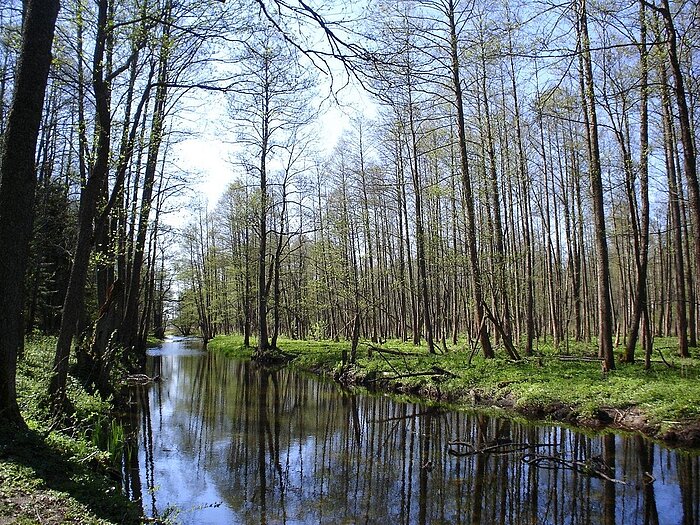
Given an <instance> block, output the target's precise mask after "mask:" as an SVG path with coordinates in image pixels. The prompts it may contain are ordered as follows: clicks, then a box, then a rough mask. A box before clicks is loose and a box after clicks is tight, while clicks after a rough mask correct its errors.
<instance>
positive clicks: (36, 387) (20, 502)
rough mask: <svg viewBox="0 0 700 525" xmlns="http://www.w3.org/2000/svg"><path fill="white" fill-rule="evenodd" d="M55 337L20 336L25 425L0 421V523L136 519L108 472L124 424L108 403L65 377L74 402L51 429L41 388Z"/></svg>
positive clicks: (116, 456) (112, 467) (115, 463)
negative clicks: (65, 418)
mask: <svg viewBox="0 0 700 525" xmlns="http://www.w3.org/2000/svg"><path fill="white" fill-rule="evenodd" d="M54 348H55V339H53V338H33V339H31V340H29V341H28V342H27V345H26V349H25V355H24V357H23V359H22V360H21V361H20V363H19V367H18V374H17V391H18V396H19V403H20V408H21V410H22V414H23V416H24V418H25V421H26V422H27V425H28V427H29V428H28V430H23V431H18V430H16V429H11V428H0V523H14V524H28V523H49V524H58V523H81V524H107V523H124V524H129V523H141V520H140V519H139V518H140V514H141V510H140V508H138V506H137V505H136V504H134V503H133V502H130V501H129V500H128V499H127V498H126V496H124V495H123V494H122V493H121V489H120V483H119V482H118V481H117V480H116V477H115V476H114V473H115V470H116V469H117V468H118V460H119V454H120V453H121V443H122V439H120V431H121V432H122V434H121V436H122V437H123V429H122V428H121V427H120V426H119V425H118V424H116V423H115V422H114V421H113V419H112V418H111V417H110V411H111V406H110V404H109V403H106V402H104V401H102V400H100V399H99V398H98V397H95V396H92V395H90V394H88V393H87V392H85V390H83V389H82V388H81V386H80V384H79V383H78V382H77V381H76V380H75V379H74V378H72V377H70V378H69V388H68V395H69V398H70V400H71V402H72V403H73V404H74V406H75V408H76V412H75V414H74V415H73V416H72V417H71V421H70V424H69V425H68V428H65V427H64V428H60V429H58V430H55V429H53V428H52V422H51V420H50V418H49V416H48V411H47V408H46V406H47V397H46V390H47V385H48V378H49V367H50V365H51V363H52V362H53V351H54Z"/></svg>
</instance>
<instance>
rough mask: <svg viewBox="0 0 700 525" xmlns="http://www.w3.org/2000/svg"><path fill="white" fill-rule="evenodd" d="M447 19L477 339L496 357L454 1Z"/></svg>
mask: <svg viewBox="0 0 700 525" xmlns="http://www.w3.org/2000/svg"><path fill="white" fill-rule="evenodd" d="M448 4H449V5H448V13H447V14H448V19H449V25H450V53H451V59H452V88H453V90H454V97H455V100H454V102H455V106H456V109H457V138H458V141H459V158H460V169H461V175H462V186H463V190H464V200H465V208H466V209H465V212H466V216H467V245H468V253H469V264H470V269H471V275H470V277H471V284H472V293H473V294H474V317H475V319H474V324H475V325H476V326H478V327H479V328H478V330H479V333H478V339H479V342H480V343H481V348H482V350H483V352H484V357H486V358H492V357H495V354H494V351H493V348H492V347H491V340H490V338H489V333H488V329H487V328H486V323H484V322H483V320H484V315H485V314H484V298H483V292H482V288H481V272H480V268H479V254H478V252H477V240H476V220H475V213H474V194H473V192H472V186H471V178H470V175H469V160H468V158H467V134H466V129H465V125H464V105H463V100H462V83H461V79H460V72H459V53H458V50H457V26H456V21H455V2H454V0H449V2H448Z"/></svg>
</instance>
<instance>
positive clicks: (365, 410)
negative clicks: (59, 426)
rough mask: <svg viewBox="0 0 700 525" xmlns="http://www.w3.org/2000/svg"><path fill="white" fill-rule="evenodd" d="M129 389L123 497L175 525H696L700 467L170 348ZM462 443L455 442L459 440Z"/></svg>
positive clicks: (605, 440)
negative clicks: (147, 380) (154, 378)
mask: <svg viewBox="0 0 700 525" xmlns="http://www.w3.org/2000/svg"><path fill="white" fill-rule="evenodd" d="M147 367H148V370H147V373H148V374H149V375H159V376H160V377H161V379H162V380H161V381H160V382H157V383H152V384H149V385H147V386H140V387H134V388H133V389H132V391H131V396H132V401H133V410H132V414H131V417H130V418H127V421H126V427H127V431H128V432H129V434H130V436H131V439H130V440H129V442H130V443H131V445H130V446H128V447H127V453H126V454H125V456H126V459H125V462H124V469H123V470H124V472H123V474H124V488H125V490H126V491H127V492H128V493H129V495H130V496H131V497H132V498H133V499H135V500H140V501H141V502H142V505H143V511H144V514H145V515H147V516H154V517H161V518H168V519H169V520H171V522H173V523H183V524H228V523H246V524H248V523H260V524H266V523H269V524H273V523H274V524H276V523H286V524H293V523H328V524H342V523H348V524H350V523H353V524H354V523H378V524H391V525H394V524H414V523H416V524H428V523H430V524H433V523H463V524H474V525H476V524H484V525H491V524H514V525H515V524H538V525H540V524H541V525H544V524H571V525H579V524H581V525H583V524H585V525H598V524H606V525H607V524H610V525H612V524H615V525H632V524H635V525H636V524H639V525H647V524H649V525H652V524H682V525H698V524H700V458H699V456H698V455H697V454H696V453H691V452H683V451H677V450H671V449H667V448H665V447H663V446H661V445H659V444H656V443H653V442H651V441H648V440H646V439H644V438H642V437H641V436H637V435H631V436H627V435H619V434H612V433H604V434H595V435H588V434H584V433H581V432H578V431H575V430H571V429H569V428H565V427H561V426H551V425H534V424H529V423H528V424H522V423H517V422H515V421H513V420H511V419H508V418H497V417H492V416H487V415H485V414H480V413H478V412H465V411H454V410H447V409H445V408H440V407H430V406H427V405H424V404H420V403H412V402H400V401H397V400H395V399H394V398H391V397H389V396H384V395H370V394H364V393H363V394H358V393H349V392H346V391H344V390H343V389H341V388H339V387H338V386H337V385H335V384H333V383H332V382H329V381H324V380H322V379H319V378H317V377H314V376H311V375H307V374H300V373H296V372H293V371H290V370H287V369H282V370H276V371H270V370H266V369H262V368H260V367H258V366H257V365H255V364H253V363H250V362H246V361H240V360H233V359H229V358H226V357H224V356H222V355H219V354H215V353H207V352H203V351H202V350H201V347H200V345H199V344H198V342H197V341H194V340H187V339H179V338H173V339H169V340H167V341H166V342H165V343H164V344H163V345H162V346H161V347H158V348H155V349H151V350H150V351H149V357H148V365H147ZM456 442H460V443H461V444H460V443H456Z"/></svg>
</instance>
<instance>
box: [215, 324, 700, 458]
mask: <svg viewBox="0 0 700 525" xmlns="http://www.w3.org/2000/svg"><path fill="white" fill-rule="evenodd" d="M242 342H243V341H242V338H241V337H237V336H220V337H217V338H215V339H214V340H212V341H210V343H209V347H210V349H212V350H218V351H222V352H224V353H226V354H228V355H233V356H237V357H243V358H245V357H250V356H251V354H252V351H251V349H248V348H245V347H244V346H243V344H242ZM349 346H350V345H349V343H347V342H339V343H336V342H328V341H294V340H286V339H285V340H280V341H279V347H280V349H281V350H282V351H283V352H284V353H285V354H286V356H288V357H289V358H290V366H292V367H295V368H299V369H303V370H309V371H313V372H316V373H320V374H323V375H328V376H332V377H334V378H335V379H337V380H339V381H340V382H342V383H344V384H346V385H360V386H365V387H370V388H378V389H382V390H387V391H391V392H397V393H410V394H416V395H418V396H421V397H423V398H426V399H430V400H438V401H446V402H450V403H455V404H458V405H462V406H499V407H504V408H507V409H509V410H512V411H514V412H517V413H519V414H524V415H526V416H528V417H533V418H536V419H542V420H553V421H562V422H567V423H572V424H576V425H581V426H586V427H593V428H600V427H605V426H608V427H615V428H621V429H625V430H635V431H641V432H643V433H645V434H647V435H649V436H651V437H654V438H656V439H660V440H663V441H665V442H667V443H670V444H677V445H683V446H693V447H700V404H699V403H698V399H700V359H699V356H698V353H697V349H695V350H694V354H693V355H694V357H693V358H691V359H681V358H678V357H676V354H677V352H676V351H675V348H674V341H672V340H668V339H666V340H659V341H657V347H658V348H659V352H661V353H659V352H657V353H655V356H654V362H653V364H652V369H651V370H649V371H646V370H644V366H643V363H636V364H631V365H629V364H622V363H618V364H617V366H618V368H617V369H616V370H614V371H611V372H608V373H607V374H604V373H603V372H602V371H601V366H600V363H599V362H597V361H594V360H586V359H588V358H590V356H591V355H593V354H594V349H593V347H592V346H590V345H589V346H586V345H571V346H570V347H569V349H568V351H567V352H566V354H567V356H562V355H561V354H560V353H558V352H554V351H553V350H552V349H551V348H549V347H542V346H541V347H540V349H539V350H538V352H537V356H535V357H530V358H523V359H522V360H520V361H511V360H506V359H493V360H487V359H483V358H482V357H481V356H480V355H475V356H473V357H472V358H471V359H470V352H467V351H465V350H463V349H462V350H458V349H456V348H453V349H449V348H448V353H446V354H438V355H435V356H430V355H428V353H427V350H426V348H425V347H421V346H419V347H416V346H413V345H411V344H406V343H401V342H396V341H390V342H387V343H386V344H384V345H370V344H367V343H361V344H360V345H359V348H358V359H357V363H356V364H355V365H354V366H351V367H346V368H345V369H343V367H342V366H341V363H342V360H341V359H342V353H343V350H344V349H345V350H346V351H348V352H349ZM371 346H374V347H375V349H374V350H373V351H371V356H370V347H371ZM662 355H663V358H664V360H665V361H666V362H667V364H666V363H664V362H663V361H662V359H661V356H662Z"/></svg>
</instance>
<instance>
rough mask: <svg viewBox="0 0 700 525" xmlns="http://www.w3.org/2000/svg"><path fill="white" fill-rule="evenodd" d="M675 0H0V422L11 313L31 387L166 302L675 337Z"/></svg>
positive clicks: (232, 325)
mask: <svg viewBox="0 0 700 525" xmlns="http://www.w3.org/2000/svg"><path fill="white" fill-rule="evenodd" d="M698 9H699V8H698V6H697V4H696V3H695V2H690V1H671V0H655V1H648V0H640V1H618V0H605V1H598V2H591V1H587V0H572V1H571V2H564V3H555V2H549V1H538V2H519V1H518V0H501V1H499V2H497V3H494V4H489V5H486V4H482V3H480V2H472V1H465V0H393V1H390V0H374V1H372V2H369V3H367V4H366V5H360V4H358V5H352V6H344V5H341V3H338V5H336V4H335V3H330V4H327V3H320V2H319V3H316V2H313V3H306V2H303V1H301V0H299V1H287V0H255V1H246V0H226V1H224V2H220V1H205V2H201V1H196V2H195V1H190V0H95V1H91V2H87V1H85V0H66V1H64V2H62V3H61V5H60V10H59V5H58V2H57V1H56V0H45V1H38V0H27V1H25V2H18V1H14V0H7V1H5V2H3V3H2V5H1V6H0V55H1V56H0V67H1V68H2V75H0V132H2V133H3V137H4V148H3V151H2V172H1V175H0V176H1V178H0V244H1V245H2V246H3V252H4V253H3V257H2V261H1V263H0V264H1V266H0V270H1V271H0V296H2V304H1V305H0V331H1V332H2V333H3V337H2V339H1V340H0V353H1V360H0V361H1V363H0V372H1V374H0V375H1V381H0V382H1V383H2V392H1V394H0V414H2V417H3V419H5V420H8V421H14V422H15V423H19V424H21V422H22V416H21V414H20V412H19V408H18V405H17V391H16V385H15V375H16V368H17V362H18V359H21V357H22V354H23V344H24V339H25V336H31V335H32V334H43V335H53V336H55V355H54V360H53V368H52V373H51V380H50V384H49V386H48V392H47V395H48V399H49V400H50V401H49V403H50V405H51V408H52V410H53V411H54V412H55V413H68V412H70V409H71V406H70V405H71V402H70V400H69V396H68V394H67V391H68V386H69V381H68V379H67V378H68V373H69V362H70V361H71V360H73V359H75V361H76V367H77V370H78V371H80V372H81V376H82V378H83V381H84V383H85V384H87V385H91V387H92V388H94V389H95V390H96V391H98V392H100V393H101V394H102V395H103V397H105V398H107V397H109V396H110V395H111V394H113V393H114V385H113V377H112V375H113V372H114V369H115V367H118V366H122V365H124V364H125V363H126V364H129V366H132V367H137V364H138V362H139V360H140V359H142V358H143V355H144V349H145V347H146V344H147V340H148V338H149V336H151V335H153V336H155V337H157V338H163V337H164V335H165V334H166V332H172V331H176V332H178V333H181V334H183V335H189V334H197V335H199V336H201V337H202V338H203V339H204V341H205V342H206V341H208V340H210V339H212V338H214V337H215V336H217V335H221V334H241V335H242V336H243V337H244V344H245V345H246V346H251V347H255V348H256V353H255V356H256V357H257V358H259V359H263V360H264V359H266V358H269V357H270V356H271V355H274V353H275V352H276V351H277V347H278V346H279V345H278V340H279V338H281V337H286V338H290V339H299V340H305V339H313V340H335V341H338V340H347V341H351V342H352V348H351V353H350V355H349V356H344V361H347V362H352V361H353V360H354V359H355V356H356V350H357V344H358V341H360V340H362V341H370V342H372V343H374V344H383V343H385V342H386V341H388V340H399V341H403V342H406V341H408V342H412V343H413V344H415V345H419V344H420V345H424V347H425V348H426V350H427V352H428V353H430V354H442V353H447V352H453V351H458V352H470V351H471V352H473V353H474V352H477V353H479V354H481V355H482V356H483V357H484V358H486V359H490V358H493V357H499V356H500V357H506V358H508V359H511V360H519V359H520V358H522V357H523V356H532V355H533V354H537V353H538V352H539V351H540V349H541V348H542V347H544V346H548V347H549V346H551V347H552V348H553V349H554V352H556V353H560V354H562V355H565V354H568V353H569V348H570V346H571V345H574V344H579V343H583V344H585V345H587V347H588V348H589V349H591V351H592V352H594V353H595V354H596V355H597V356H598V358H599V359H600V361H601V365H602V367H603V370H604V371H610V370H613V369H615V368H616V366H618V365H619V363H620V362H627V363H631V362H635V360H637V361H638V360H643V361H644V362H645V363H646V366H647V367H649V366H651V359H652V357H653V343H654V339H655V338H666V337H673V338H675V339H674V341H676V340H677V352H678V354H679V355H680V356H681V357H690V356H691V349H692V348H694V347H697V326H698V277H699V276H698V269H699V268H700V236H699V235H698V228H699V227H700V190H699V186H698V178H697V135H698V132H697V130H698V122H699V119H700V108H698V104H699V103H700V100H699V98H698V97H699V95H700V85H699V81H700V71H699V70H698V64H697V62H698V57H699V51H700V50H699V45H700V44H699V43H700V35H699V34H698V33H699V32H700V12H699V11H698ZM336 104H339V105H340V110H337V108H336V110H337V111H339V112H338V113H337V115H342V116H343V123H341V124H340V126H341V127H342V133H341V134H340V136H339V138H338V140H337V142H336V143H335V144H334V145H333V146H332V147H328V148H324V147H323V140H322V139H324V137H325V136H326V135H328V134H329V133H330V131H329V129H324V126H327V125H328V122H329V121H328V119H327V118H326V119H325V120H324V115H325V114H326V113H327V112H328V111H330V108H335V107H336V106H335V105H336ZM212 105H215V106H220V107H221V108H223V109H222V111H221V114H220V117H219V118H220V121H218V122H216V125H217V126H219V127H218V128H217V130H225V133H224V131H221V134H222V136H224V135H225V136H226V137H227V140H231V141H233V142H234V143H235V154H234V155H232V157H231V158H230V159H228V163H229V166H230V174H229V175H230V178H229V180H231V181H233V182H230V183H227V184H225V185H224V183H222V187H221V188H220V189H221V196H220V198H219V200H218V201H217V202H210V203H207V202H205V201H204V200H203V199H202V198H201V196H199V197H198V196H196V195H194V196H193V193H194V192H193V188H194V179H195V177H196V174H194V173H191V172H188V171H186V170H184V169H183V168H182V165H181V164H180V163H179V162H178V158H177V152H178V145H179V144H180V143H181V142H182V141H184V140H185V139H186V138H187V137H190V136H192V135H193V134H196V133H197V132H198V130H199V129H201V128H202V126H203V125H204V124H206V122H204V121H205V120H206V119H207V118H208V115H209V112H208V109H210V106H212ZM207 106H209V107H207ZM222 140H223V139H222ZM224 186H225V187H224ZM675 348H676V345H675V343H674V349H675Z"/></svg>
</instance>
